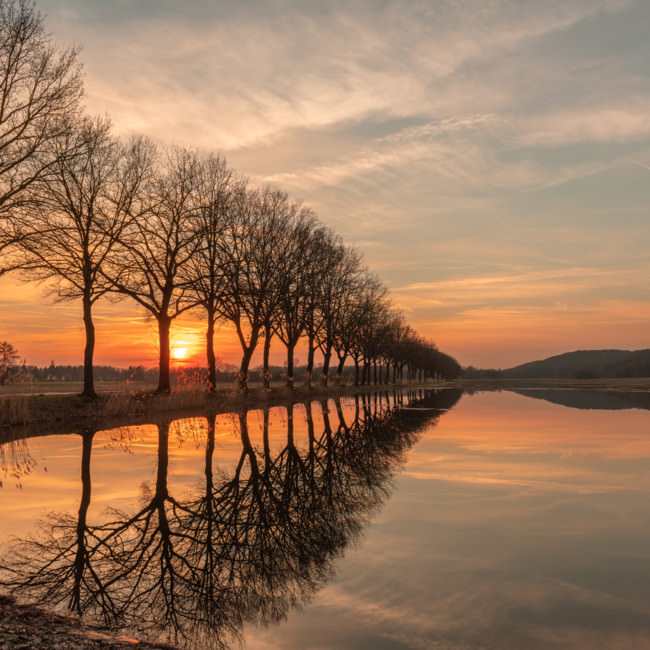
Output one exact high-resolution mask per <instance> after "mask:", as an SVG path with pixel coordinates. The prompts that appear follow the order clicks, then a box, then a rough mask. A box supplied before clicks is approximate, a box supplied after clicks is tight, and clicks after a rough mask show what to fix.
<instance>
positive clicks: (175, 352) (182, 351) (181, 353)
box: [172, 347, 187, 359]
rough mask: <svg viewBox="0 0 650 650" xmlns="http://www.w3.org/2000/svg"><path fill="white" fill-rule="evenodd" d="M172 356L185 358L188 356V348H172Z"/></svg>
mask: <svg viewBox="0 0 650 650" xmlns="http://www.w3.org/2000/svg"><path fill="white" fill-rule="evenodd" d="M172 356H173V357H174V359H185V357H186V356H187V348H181V347H178V348H172Z"/></svg>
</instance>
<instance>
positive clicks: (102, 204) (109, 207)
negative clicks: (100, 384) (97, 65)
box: [19, 118, 148, 397]
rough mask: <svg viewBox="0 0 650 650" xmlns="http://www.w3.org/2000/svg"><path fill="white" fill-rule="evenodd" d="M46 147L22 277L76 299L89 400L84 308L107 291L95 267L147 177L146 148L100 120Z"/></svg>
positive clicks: (90, 333)
mask: <svg viewBox="0 0 650 650" xmlns="http://www.w3.org/2000/svg"><path fill="white" fill-rule="evenodd" d="M54 147H55V148H56V149H57V150H58V151H59V152H60V155H59V156H57V157H56V163H55V164H54V165H53V166H52V169H51V170H50V171H51V173H50V174H49V175H48V178H47V179H46V180H39V181H38V182H35V183H33V184H32V186H31V191H30V194H31V204H30V206H29V207H28V208H25V209H24V210H25V213H26V214H27V215H28V219H27V221H26V224H25V226H24V228H23V238H22V239H21V241H20V243H19V246H20V248H21V249H22V251H23V259H22V262H21V266H22V268H23V269H24V271H23V273H24V274H25V275H26V277H28V278H34V279H37V280H41V281H42V280H50V279H52V280H53V281H54V283H53V284H51V285H49V287H48V290H49V292H50V293H51V294H52V295H54V296H55V298H57V299H58V300H72V299H75V300H76V299H79V298H81V301H82V306H83V321H84V330H85V348H84V388H83V393H82V394H83V395H84V396H85V397H94V396H95V389H94V382H93V355H94V349H95V325H94V322H93V317H92V308H93V306H94V304H95V303H96V302H97V300H98V299H99V298H100V297H101V296H103V295H104V294H105V293H106V292H107V291H108V290H109V289H110V286H111V285H110V283H108V282H107V281H106V279H105V278H104V276H102V274H101V272H102V269H103V267H104V265H105V264H106V260H107V258H108V256H109V255H110V254H111V252H112V250H113V248H114V247H115V245H116V242H117V241H118V239H119V237H120V236H121V235H122V233H123V232H124V229H125V227H126V225H127V224H128V222H129V219H130V212H131V205H132V202H133V199H134V196H135V194H136V193H137V192H138V190H139V188H140V185H141V184H142V181H143V178H144V177H145V176H146V174H147V170H148V160H147V154H146V149H147V145H146V143H144V142H143V141H141V140H134V141H132V142H131V143H130V144H129V145H127V146H120V145H119V144H118V143H117V141H116V140H114V139H113V137H112V136H111V133H110V123H109V122H108V120H106V119H103V118H96V119H89V118H86V119H84V120H82V121H81V122H80V123H79V124H78V125H77V126H76V128H75V129H74V130H71V131H70V132H69V134H68V135H67V137H61V138H59V139H58V140H57V141H56V142H55V143H54Z"/></svg>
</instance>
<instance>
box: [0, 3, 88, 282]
mask: <svg viewBox="0 0 650 650" xmlns="http://www.w3.org/2000/svg"><path fill="white" fill-rule="evenodd" d="M81 94H82V80H81V69H80V65H79V63H78V62H77V52H76V50H75V49H74V48H70V49H59V48H57V47H56V46H55V45H54V44H53V43H52V41H51V39H50V36H49V34H47V33H46V32H45V28H44V24H43V17H42V15H41V14H40V13H38V11H37V10H36V9H35V7H34V4H33V3H32V2H30V1H29V0H0V255H4V254H6V253H7V252H8V251H9V250H10V247H11V245H12V244H13V243H15V241H16V240H17V239H18V240H19V239H20V238H21V234H22V228H21V223H20V220H19V215H17V214H16V208H18V207H20V206H21V205H22V204H23V203H24V202H25V201H26V200H27V196H26V194H25V190H26V189H27V188H28V187H29V186H30V185H31V184H32V183H33V182H34V181H36V180H38V179H39V178H42V177H43V176H45V175H47V174H48V173H50V171H51V170H52V167H53V165H54V164H55V163H56V161H57V158H58V156H59V155H60V150H59V149H58V148H57V147H53V146H52V143H53V142H54V141H56V140H57V139H58V138H60V137H61V136H62V135H63V134H65V133H66V132H67V130H68V129H69V126H70V123H71V120H70V118H71V116H73V115H76V114H78V111H79V101H80V98H81ZM8 266H9V264H5V265H4V269H3V267H2V266H0V274H2V272H3V270H4V271H6V270H8V269H7V267H8Z"/></svg>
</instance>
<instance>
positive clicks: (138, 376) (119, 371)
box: [0, 363, 387, 386]
mask: <svg viewBox="0 0 650 650" xmlns="http://www.w3.org/2000/svg"><path fill="white" fill-rule="evenodd" d="M93 371H94V376H95V379H96V380H97V381H99V382H124V383H128V382H137V383H155V382H157V381H158V368H145V367H144V366H129V367H128V368H115V367H114V366H94V367H93ZM265 373H268V374H267V375H266V376H267V378H268V380H269V381H275V382H278V381H286V378H287V368H286V366H269V368H268V371H265V370H264V368H263V367H262V366H260V367H257V368H253V369H252V370H251V371H250V372H249V380H250V381H253V382H263V381H264V377H265ZM306 376H307V366H306V365H301V366H296V367H295V369H294V377H295V378H296V380H297V381H304V380H305V378H306ZM171 377H172V384H173V385H175V386H179V385H182V384H188V385H191V384H196V383H202V384H207V383H208V370H207V368H202V367H199V366H191V367H186V368H174V369H172V371H171ZM341 378H342V380H343V381H352V380H353V379H354V368H352V367H351V366H346V367H345V368H344V369H343V372H342V375H341ZM83 379H84V367H83V366H81V365H77V366H73V365H57V364H54V363H52V364H50V365H49V366H44V367H41V368H39V367H37V366H30V365H26V364H23V365H16V366H11V367H9V368H6V369H5V373H4V374H0V385H1V384H3V383H9V382H11V383H29V382H48V381H70V382H82V381H83ZM216 381H217V383H219V384H229V383H230V384H234V383H236V382H237V381H238V368H237V366H235V365H233V364H224V365H223V366H222V367H221V368H217V370H216ZM386 381H387V380H386V374H385V373H382V375H381V378H378V382H381V383H385V382H386Z"/></svg>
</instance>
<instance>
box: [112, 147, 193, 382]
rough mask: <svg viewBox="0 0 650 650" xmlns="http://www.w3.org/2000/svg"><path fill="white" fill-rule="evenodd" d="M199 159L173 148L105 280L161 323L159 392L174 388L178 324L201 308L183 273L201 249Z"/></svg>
mask: <svg viewBox="0 0 650 650" xmlns="http://www.w3.org/2000/svg"><path fill="white" fill-rule="evenodd" d="M198 167H199V157H198V155H197V154H196V153H195V152H193V151H190V150H187V149H181V148H173V149H171V150H169V151H168V152H167V155H166V159H165V161H164V166H163V167H162V168H161V169H159V171H158V172H157V173H156V174H155V175H154V177H153V179H152V180H151V181H150V182H149V183H148V184H147V185H146V186H145V188H144V190H143V191H142V192H141V193H140V196H139V197H138V200H137V202H134V203H133V204H132V208H131V217H132V218H131V219H130V221H129V226H128V228H126V229H125V231H124V232H123V233H122V235H121V237H120V242H119V246H118V247H117V248H116V249H114V250H113V253H112V255H111V263H110V266H109V269H108V271H107V272H105V277H106V278H107V279H109V280H110V281H111V283H112V286H113V290H114V291H116V292H119V293H123V294H125V295H127V296H130V297H131V298H133V300H135V301H136V302H137V303H138V304H139V305H140V306H141V307H144V308H145V309H146V310H147V311H148V312H149V313H150V314H151V315H152V316H153V317H154V318H155V319H156V322H157V324H158V343H159V378H158V391H159V392H166V391H169V390H170V389H171V378H170V372H169V364H170V347H169V344H170V343H169V342H170V339H169V335H170V328H171V324H172V322H173V320H174V319H175V318H177V317H178V316H180V315H181V314H182V313H183V312H185V311H187V310H188V309H192V308H193V307H195V306H196V303H195V302H192V301H191V300H189V299H188V287H189V281H188V279H187V277H186V276H184V275H183V274H182V273H181V269H182V268H183V267H184V266H185V265H186V264H188V263H189V261H190V260H191V259H192V257H193V255H194V254H195V253H196V251H197V248H198V242H199V237H198V233H199V230H198V229H197V228H196V226H195V224H194V221H195V220H196V219H197V215H198V214H199V211H200V207H201V206H200V204H199V203H198V202H197V196H196V183H197V178H198Z"/></svg>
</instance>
